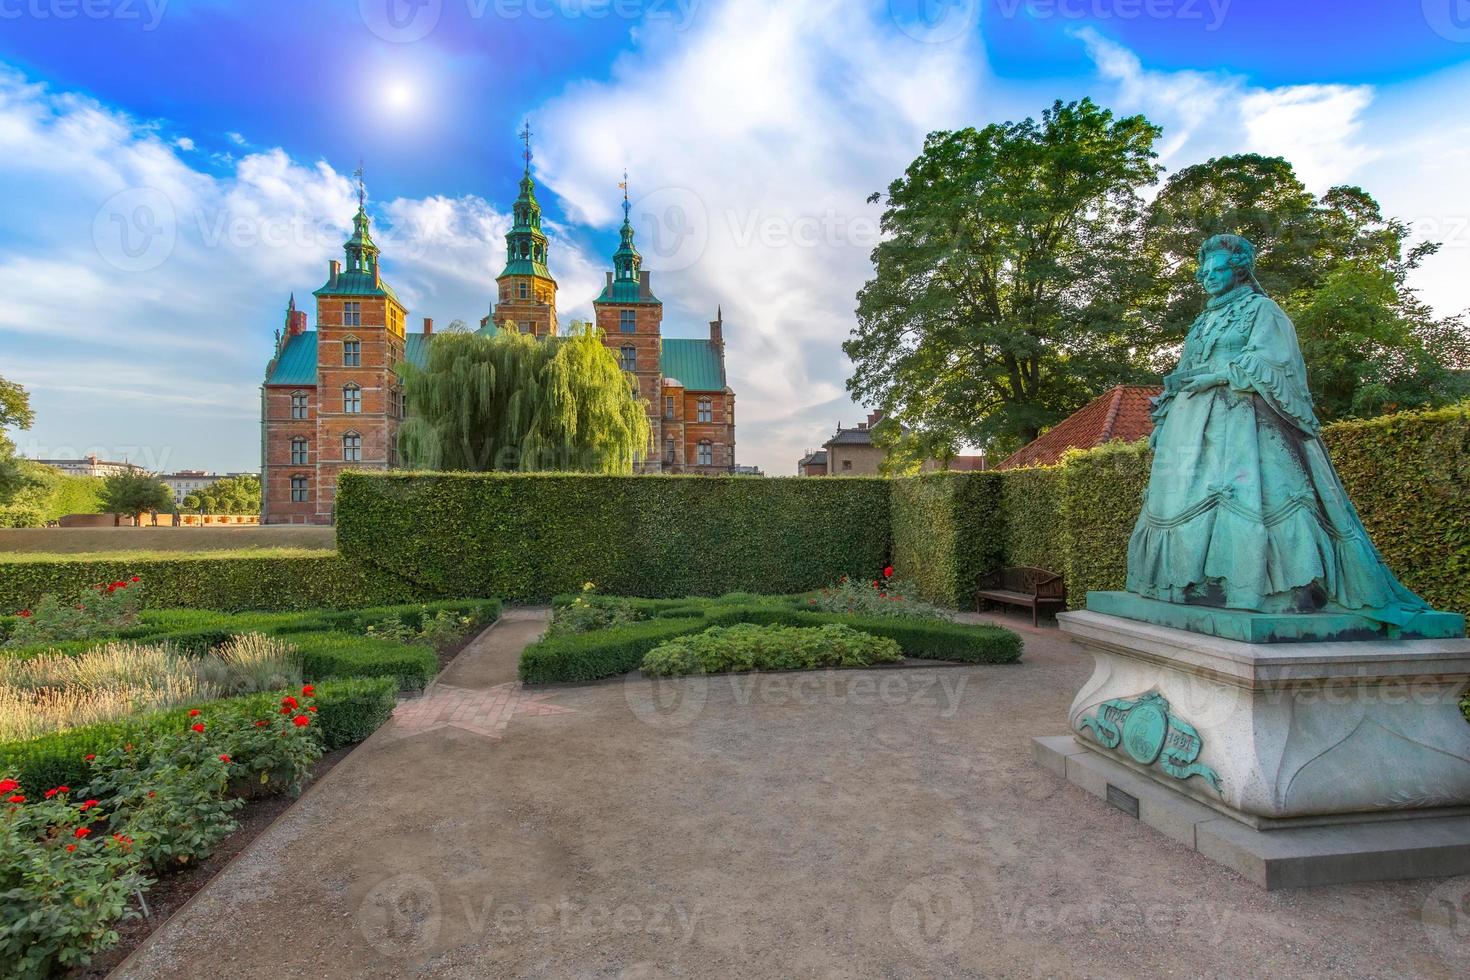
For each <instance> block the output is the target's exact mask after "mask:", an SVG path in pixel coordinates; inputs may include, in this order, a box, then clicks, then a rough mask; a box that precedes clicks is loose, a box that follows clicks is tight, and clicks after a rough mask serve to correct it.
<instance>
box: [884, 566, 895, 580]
mask: <svg viewBox="0 0 1470 980" xmlns="http://www.w3.org/2000/svg"><path fill="white" fill-rule="evenodd" d="M883 577H884V578H893V566H892V565H889V566H887V567H886V568H884V569H883Z"/></svg>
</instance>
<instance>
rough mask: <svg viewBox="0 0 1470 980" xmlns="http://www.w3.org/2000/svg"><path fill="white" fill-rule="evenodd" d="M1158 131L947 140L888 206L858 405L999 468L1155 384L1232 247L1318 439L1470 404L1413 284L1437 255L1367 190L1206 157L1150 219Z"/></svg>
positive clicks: (1086, 119)
mask: <svg viewBox="0 0 1470 980" xmlns="http://www.w3.org/2000/svg"><path fill="white" fill-rule="evenodd" d="M1160 132H1161V131H1160V130H1159V129H1158V128H1157V127H1155V126H1153V125H1152V124H1150V123H1149V122H1148V121H1147V120H1146V119H1144V118H1143V117H1141V116H1129V117H1126V118H1121V119H1118V118H1114V116H1113V115H1112V114H1111V113H1110V112H1108V111H1106V110H1105V109H1102V108H1100V107H1098V106H1096V105H1094V104H1093V103H1092V102H1091V101H1089V100H1083V101H1081V102H1074V103H1067V104H1063V103H1061V102H1057V103H1055V104H1054V105H1053V106H1052V107H1051V108H1050V109H1048V110H1047V111H1046V112H1044V113H1043V114H1042V118H1041V121H1040V122H1036V121H1034V120H1031V119H1026V120H1023V121H1022V122H1020V123H1010V122H1008V123H1000V124H993V125H990V126H986V127H985V128H984V129H980V130H976V129H962V130H958V131H954V132H938V133H932V134H930V135H929V137H928V138H927V139H926V141H925V144H924V149H923V152H922V153H921V154H920V155H919V157H918V158H917V159H916V160H914V161H913V163H911V164H910V165H909V167H908V169H907V170H906V171H905V173H904V175H903V176H902V177H900V178H899V179H898V180H896V181H894V182H893V183H892V184H890V185H889V188H888V192H887V195H886V200H885V199H884V197H883V196H882V195H876V194H875V195H874V196H873V198H871V199H870V200H873V201H878V200H884V204H885V208H884V212H883V217H882V228H883V231H884V234H885V236H886V237H885V240H884V241H883V242H882V243H880V244H879V245H878V247H877V248H875V249H874V250H873V255H872V258H873V265H874V272H873V277H872V278H871V279H870V280H869V281H868V282H867V284H866V285H865V286H864V287H863V289H862V290H861V291H860V292H859V293H858V307H857V321H858V322H857V326H856V328H855V329H854V330H853V332H852V336H851V337H850V338H849V340H848V341H847V343H845V344H844V345H843V349H844V350H845V351H846V352H847V354H848V356H849V357H850V358H851V359H852V361H853V364H854V371H853V374H852V377H851V378H849V380H848V385H847V386H848V390H849V392H850V393H851V394H852V396H853V397H854V399H856V400H858V401H860V402H862V403H864V404H867V405H870V406H873V407H876V408H881V409H883V410H884V411H885V412H886V413H887V414H888V415H890V416H892V417H895V418H897V419H898V420H900V421H901V422H902V423H903V424H904V425H905V426H906V427H907V431H906V432H905V433H904V435H903V436H902V438H901V439H899V440H897V443H896V446H898V447H901V448H904V450H905V452H906V453H907V455H909V456H916V457H917V456H930V457H933V456H938V457H943V456H945V455H946V454H947V453H949V452H952V451H953V447H954V446H955V445H956V444H957V443H959V442H968V443H971V444H976V445H981V446H985V447H987V448H988V449H989V450H990V451H991V452H992V453H997V454H1004V453H1006V452H1009V451H1010V450H1012V449H1014V448H1016V447H1018V446H1020V445H1022V444H1024V443H1026V442H1029V441H1030V440H1031V439H1033V438H1035V437H1036V436H1037V435H1038V434H1039V433H1040V432H1041V431H1042V430H1043V429H1045V428H1047V427H1049V426H1051V425H1053V424H1055V423H1056V422H1058V421H1060V420H1061V419H1063V418H1065V417H1066V416H1067V415H1069V414H1071V413H1072V412H1073V411H1076V410H1077V409H1078V408H1080V407H1081V406H1082V405H1083V404H1085V403H1086V402H1088V401H1090V400H1091V399H1093V398H1095V397H1096V396H1097V395H1099V394H1101V393H1102V392H1103V391H1104V390H1106V389H1107V388H1109V387H1111V386H1112V385H1115V384H1120V383H1128V382H1140V381H1155V380H1157V379H1158V377H1159V376H1160V375H1161V374H1162V373H1164V372H1166V371H1168V370H1170V369H1171V368H1172V367H1173V365H1174V363H1175V362H1177V358H1178V351H1179V345H1180V343H1181V342H1182V340H1183V339H1184V335H1185V333H1186V332H1187V331H1188V329H1189V326H1190V324H1191V323H1192V322H1193V321H1194V319H1195V317H1196V316H1198V314H1199V312H1200V310H1201V309H1202V308H1203V306H1204V300H1205V295H1204V292H1203V291H1202V290H1201V289H1200V288H1199V287H1198V285H1197V284H1196V283H1195V280H1194V273H1195V255H1196V252H1197V250H1198V248H1199V245H1200V243H1201V242H1202V241H1203V240H1204V239H1205V238H1207V237H1209V236H1210V235H1215V234H1221V233H1232V234H1239V235H1243V236H1245V237H1246V238H1248V239H1250V240H1251V241H1252V242H1253V243H1254V244H1255V245H1256V247H1257V250H1258V266H1257V276H1258V278H1259V279H1260V282H1261V284H1262V286H1263V287H1264V288H1265V290H1266V291H1267V292H1268V293H1269V294H1270V295H1271V296H1272V297H1273V298H1275V299H1276V300H1277V301H1278V302H1279V303H1281V305H1282V306H1283V307H1284V308H1285V309H1286V311H1287V312H1288V314H1290V315H1291V316H1292V318H1293V319H1294V321H1295V322H1296V325H1297V331H1298V334H1299V337H1300V340H1301V344H1302V352H1303V355H1304V357H1305V358H1306V362H1307V369H1308V381H1309V384H1310V386H1311V390H1312V393H1313V396H1314V398H1315V399H1316V402H1317V408H1318V414H1319V415H1320V416H1321V417H1322V418H1323V419H1324V420H1331V419H1336V418H1342V417H1348V416H1365V415H1373V414H1378V413H1381V412H1384V411H1391V410H1394V409H1397V408H1407V407H1428V406H1433V405H1439V404H1444V403H1447V402H1450V401H1453V400H1456V399H1458V398H1463V397H1466V396H1467V395H1470V390H1467V389H1470V380H1467V379H1470V375H1467V372H1466V369H1467V368H1470V338H1467V334H1466V330H1465V326H1464V323H1463V321H1462V320H1461V319H1460V318H1459V317H1448V318H1436V317H1435V316H1434V315H1433V314H1432V312H1431V311H1430V310H1429V309H1428V307H1427V306H1425V305H1424V304H1423V303H1422V302H1421V301H1420V300H1419V299H1418V298H1417V297H1416V296H1415V294H1414V292H1413V290H1412V289H1411V288H1410V287H1409V285H1408V276H1409V274H1410V273H1411V272H1412V271H1413V270H1414V269H1415V268H1417V267H1418V265H1419V264H1420V263H1421V262H1422V261H1423V260H1424V258H1425V257H1427V256H1428V255H1431V254H1433V253H1434V252H1435V250H1436V249H1437V248H1438V246H1437V245H1435V244H1433V243H1420V244H1417V245H1412V246H1411V245H1410V244H1409V229H1408V227H1407V226H1406V225H1405V224H1404V223H1403V222H1401V221H1398V220H1395V219H1392V218H1387V217H1385V216H1384V215H1383V213H1382V211H1381V209H1380V207H1379V205H1378V202H1377V201H1375V200H1374V199H1373V197H1372V196H1371V195H1370V194H1369V193H1367V192H1366V191H1364V190H1362V189H1361V188H1357V187H1334V188H1331V189H1330V190H1328V191H1327V192H1326V193H1325V194H1323V195H1321V196H1320V197H1317V196H1314V195H1313V194H1312V193H1311V192H1310V191H1309V190H1308V189H1307V188H1306V186H1305V185H1304V184H1302V182H1301V181H1300V180H1299V179H1298V178H1297V176H1296V173H1295V171H1294V170H1293V168H1292V166H1291V164H1290V163H1289V162H1288V161H1286V160H1284V159H1281V158H1279V157H1264V156H1259V155H1255V154H1241V155H1237V156H1230V157H1222V158H1218V159H1212V160H1210V161H1208V162H1206V163H1203V164H1199V165H1196V166H1191V167H1186V168H1184V169H1182V170H1180V171H1179V172H1178V173H1175V174H1174V175H1172V176H1171V177H1170V178H1169V179H1168V181H1167V182H1166V183H1165V184H1164V185H1163V186H1162V188H1161V189H1160V191H1159V193H1158V194H1157V196H1156V197H1155V198H1154V200H1153V201H1152V202H1150V203H1148V204H1145V203H1144V200H1143V195H1144V192H1145V191H1146V190H1147V189H1148V188H1149V187H1150V185H1153V184H1154V183H1155V182H1156V180H1157V176H1158V173H1159V168H1158V167H1157V166H1156V165H1155V164H1154V163H1153V160H1154V152H1153V146H1154V142H1155V140H1156V139H1157V138H1158V136H1159V134H1160Z"/></svg>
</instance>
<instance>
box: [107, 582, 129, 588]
mask: <svg viewBox="0 0 1470 980" xmlns="http://www.w3.org/2000/svg"><path fill="white" fill-rule="evenodd" d="M127 587H128V583H126V582H121V581H119V582H113V583H112V585H111V586H110V588H114V589H126V588H127Z"/></svg>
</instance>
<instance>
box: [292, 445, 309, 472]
mask: <svg viewBox="0 0 1470 980" xmlns="http://www.w3.org/2000/svg"><path fill="white" fill-rule="evenodd" d="M306 452H307V450H306V440H305V439H292V440H291V465H292V466H304V465H306V462H307V460H306Z"/></svg>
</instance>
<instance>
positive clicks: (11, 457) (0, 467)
mask: <svg viewBox="0 0 1470 980" xmlns="http://www.w3.org/2000/svg"><path fill="white" fill-rule="evenodd" d="M34 421H35V415H34V414H32V412H31V396H30V395H29V394H28V393H27V392H26V390H25V389H24V388H22V387H21V386H20V385H18V384H16V383H15V382H14V381H6V380H5V379H4V378H0V506H3V505H6V504H9V503H10V502H11V501H13V500H15V497H16V494H18V493H20V492H21V491H22V490H24V489H26V488H27V487H29V486H32V485H33V483H34V480H33V479H32V478H31V477H30V476H28V475H27V473H26V470H25V468H24V467H23V466H22V465H21V464H20V461H18V460H17V459H16V457H15V443H13V442H11V441H10V437H9V436H7V435H6V434H5V430H6V429H10V428H15V429H29V428H30V427H31V423H32V422H34Z"/></svg>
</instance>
